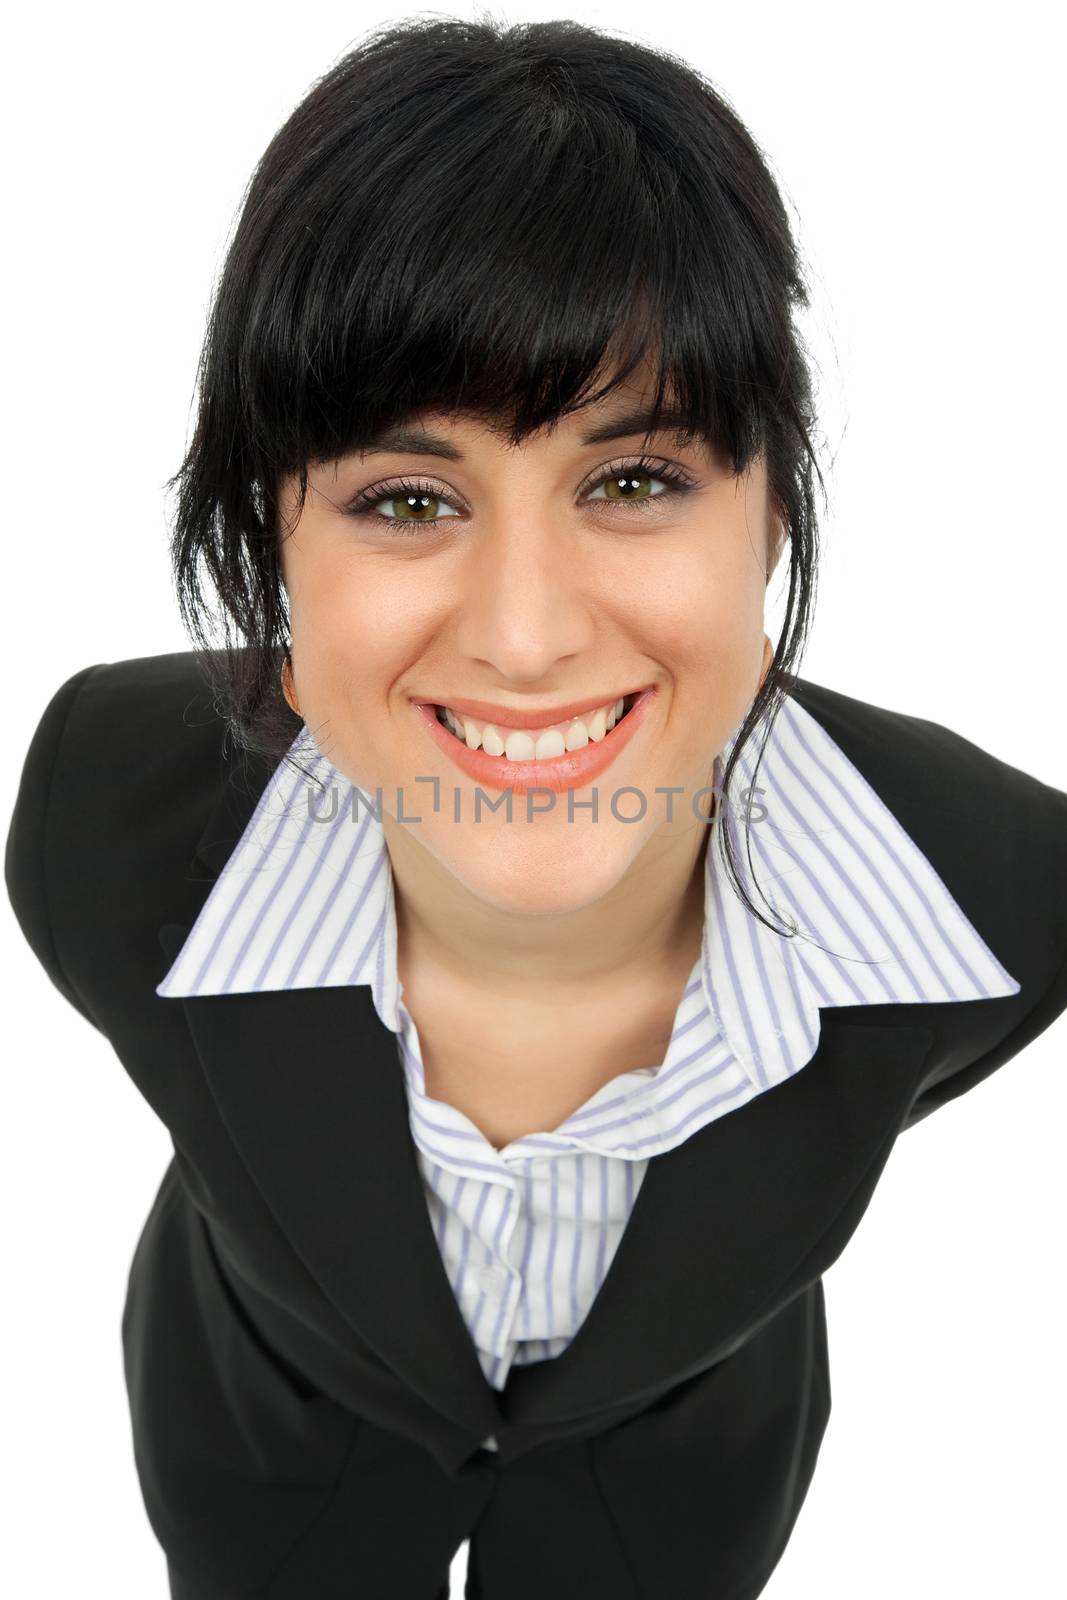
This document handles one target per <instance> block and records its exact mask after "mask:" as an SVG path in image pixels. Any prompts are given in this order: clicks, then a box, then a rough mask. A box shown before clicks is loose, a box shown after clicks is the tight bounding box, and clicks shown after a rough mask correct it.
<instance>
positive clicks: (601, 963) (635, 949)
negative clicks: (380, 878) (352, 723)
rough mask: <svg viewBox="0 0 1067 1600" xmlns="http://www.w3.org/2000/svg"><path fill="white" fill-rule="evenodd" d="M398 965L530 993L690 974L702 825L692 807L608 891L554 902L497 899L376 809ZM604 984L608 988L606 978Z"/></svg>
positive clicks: (498, 995)
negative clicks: (513, 906) (563, 906)
mask: <svg viewBox="0 0 1067 1600" xmlns="http://www.w3.org/2000/svg"><path fill="white" fill-rule="evenodd" d="M384 825H385V835H386V845H387V848H388V850H389V856H390V862H391V865H392V870H393V883H394V889H395V899H396V914H397V934H398V947H399V948H398V955H399V956H400V960H401V972H402V981H403V970H404V967H405V966H407V967H408V968H409V969H410V968H411V967H414V966H415V965H416V964H417V965H419V966H420V967H423V968H430V969H431V970H433V971H434V972H436V973H437V974H438V975H439V976H440V978H441V979H442V980H443V981H446V982H448V983H449V984H450V985H452V986H453V987H454V988H456V989H458V990H462V989H464V988H466V989H469V990H471V991H473V992H475V993H476V994H477V995H478V996H479V997H486V998H488V997H493V998H495V999H498V1000H500V1001H509V1000H510V1001H513V1002H518V1001H520V1000H527V1001H528V1000H529V999H530V996H531V992H532V991H535V992H536V994H537V996H538V1000H539V1002H542V1003H543V1001H544V1000H545V999H546V998H549V997H552V996H556V997H559V998H566V997H574V996H578V995H581V994H582V993H585V992H588V993H590V994H592V993H594V992H595V990H596V987H597V986H598V985H600V984H604V985H605V986H607V985H610V986H611V987H614V988H615V989H616V992H618V986H619V984H620V980H621V981H623V982H625V981H626V979H627V978H631V979H632V981H633V982H634V983H637V982H640V983H641V984H642V985H644V986H647V985H648V983H649V982H650V981H651V982H653V983H655V982H656V981H657V979H668V980H670V979H672V978H674V977H676V975H677V973H678V971H679V970H683V969H684V975H685V976H688V973H689V970H690V969H691V967H692V964H693V962H694V961H695V960H696V957H697V954H698V953H699V948H700V937H701V931H702V929H703V922H704V871H705V857H706V850H707V846H708V835H709V833H710V828H709V826H708V824H707V823H706V822H695V821H694V820H693V819H692V818H689V819H688V821H687V822H683V823H682V824H681V825H679V826H677V827H673V828H671V827H665V828H664V829H661V830H659V831H657V832H656V833H655V834H653V835H652V836H651V837H650V838H649V839H648V841H647V842H646V844H645V846H644V848H643V849H642V851H641V852H640V854H639V855H638V856H637V857H636V858H635V860H634V861H633V863H632V865H631V867H630V868H629V870H628V871H627V872H626V873H625V875H624V876H623V877H622V878H621V879H620V880H619V881H618V882H617V883H615V884H614V885H613V886H612V888H611V889H610V890H609V891H608V893H607V894H605V895H603V896H601V897H600V898H598V899H596V900H594V901H592V902H590V903H589V904H586V905H583V906H579V907H576V908H575V909H573V910H568V911H565V912H562V913H554V912H538V913H536V914H531V913H528V912H523V911H514V910H509V909H502V908H500V907H498V906H494V905H490V904H487V903H486V902H485V901H484V900H482V899H480V898H479V897H478V896H476V895H473V894H472V893H470V892H469V891H468V890H467V889H466V888H465V887H464V885H463V884H462V882H461V881H460V880H459V879H458V878H457V877H456V876H455V875H454V874H453V873H452V872H450V871H449V870H448V869H447V868H445V867H444V866H443V865H442V864H441V863H440V862H439V861H438V860H437V858H436V857H435V856H433V855H432V853H431V852H430V851H428V850H427V849H426V848H425V846H423V845H422V844H421V843H420V842H419V841H418V840H417V839H416V838H415V837H414V836H413V835H412V833H411V831H410V829H406V828H404V827H402V826H401V825H400V824H398V823H396V822H395V820H394V819H393V818H391V817H388V816H387V817H386V818H385V819H384ZM603 992H605V993H606V992H608V991H607V988H605V989H604V991H603Z"/></svg>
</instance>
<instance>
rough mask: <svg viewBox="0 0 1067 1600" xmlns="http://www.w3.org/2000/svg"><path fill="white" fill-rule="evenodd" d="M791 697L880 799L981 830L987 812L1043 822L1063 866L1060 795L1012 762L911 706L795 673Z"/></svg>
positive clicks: (1066, 849)
mask: <svg viewBox="0 0 1067 1600" xmlns="http://www.w3.org/2000/svg"><path fill="white" fill-rule="evenodd" d="M790 698H791V699H792V700H795V701H796V702H797V704H798V705H800V707H801V708H802V709H803V710H805V711H807V712H809V713H810V715H811V716H813V717H814V718H815V720H816V721H817V722H818V723H820V725H821V726H822V727H823V728H825V730H826V732H827V733H828V734H829V735H830V736H831V738H832V739H833V740H834V742H835V743H836V744H837V745H839V746H840V748H841V749H842V750H843V751H844V753H845V755H847V756H848V757H849V759H850V760H851V761H852V763H853V764H854V765H855V766H856V767H857V768H858V769H859V770H860V771H861V772H862V773H863V775H864V777H865V778H866V779H867V781H868V783H870V784H871V785H872V787H873V788H875V789H876V790H877V791H878V793H879V794H880V795H882V797H883V798H884V797H885V796H886V795H889V794H891V795H893V796H894V797H907V798H909V799H910V800H911V802H912V804H913V805H914V806H915V807H927V808H929V809H931V810H934V811H940V812H942V813H945V814H952V815H954V816H955V817H956V818H957V820H958V821H960V822H968V821H970V822H971V823H972V825H974V826H976V827H978V826H983V823H984V827H985V828H986V830H988V825H989V819H990V814H991V813H995V814H997V815H998V816H1002V817H1003V818H1004V820H1008V818H1007V813H1008V812H1009V811H1014V814H1015V820H1016V823H1017V824H1018V823H1024V822H1025V823H1032V822H1033V821H1035V820H1036V821H1039V822H1042V823H1045V824H1047V825H1048V826H1049V827H1050V828H1051V829H1052V832H1053V835H1055V836H1056V837H1055V838H1054V839H1053V841H1052V842H1054V843H1058V845H1059V857H1060V860H1061V861H1062V862H1063V863H1064V864H1065V865H1067V843H1065V841H1064V839H1063V836H1062V832H1061V830H1062V828H1063V825H1064V823H1065V822H1067V794H1065V793H1064V792H1063V791H1062V790H1060V789H1056V788H1054V787H1052V786H1051V785H1049V784H1046V783H1044V782H1042V781H1041V779H1040V778H1038V777H1036V776H1035V775H1034V774H1033V773H1031V772H1028V771H1026V770H1025V769H1024V768H1021V767H1017V766H1013V765H1011V763H1009V762H1007V761H1004V760H1002V759H1001V758H1000V757H998V756H996V755H994V754H993V753H992V752H991V751H990V750H987V749H985V748H984V747H983V746H981V745H978V744H975V743H974V742H973V741H972V740H970V739H967V738H965V737H964V736H963V735H962V734H960V733H957V732H956V731H955V730H954V729H952V728H949V727H946V726H945V725H944V724H943V723H940V722H934V721H932V720H930V719H929V718H927V717H919V716H916V715H915V714H914V713H912V712H905V711H895V710H891V709H889V708H888V707H886V706H880V705H874V704H873V703H871V702H870V701H866V700H859V699H856V698H854V697H853V696H851V695H846V694H842V693H840V691H838V690H836V689H829V688H827V687H826V686H825V685H822V684H816V683H812V682H811V681H810V680H807V679H803V678H797V679H796V680H795V681H794V686H793V688H792V690H791V691H790Z"/></svg>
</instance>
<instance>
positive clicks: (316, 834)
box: [156, 697, 1020, 1089]
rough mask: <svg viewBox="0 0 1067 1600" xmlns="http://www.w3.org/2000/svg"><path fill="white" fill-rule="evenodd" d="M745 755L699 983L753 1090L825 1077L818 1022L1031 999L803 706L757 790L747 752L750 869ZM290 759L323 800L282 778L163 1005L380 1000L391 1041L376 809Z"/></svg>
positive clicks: (391, 916) (778, 730) (781, 724)
mask: <svg viewBox="0 0 1067 1600" xmlns="http://www.w3.org/2000/svg"><path fill="white" fill-rule="evenodd" d="M735 737H736V736H735ZM732 748H733V741H730V742H729V743H728V744H727V745H726V746H725V748H724V750H723V752H722V753H721V754H720V755H719V756H718V757H716V760H715V764H714V776H713V782H714V784H715V786H716V790H717V793H718V794H719V804H718V805H717V806H716V815H715V817H714V819H713V821H712V822H711V823H710V824H708V826H709V838H708V841H707V849H706V851H705V854H704V931H703V939H702V945H701V953H700V958H699V961H698V964H697V965H698V968H699V978H700V983H701V987H702V989H703V993H704V997H705V999H706V1001H707V1004H708V1007H709V1009H710V1011H711V1013H712V1015H713V1016H715V1017H716V1018H717V1020H718V1022H719V1025H720V1027H721V1028H722V1031H723V1033H724V1034H725V1036H726V1038H727V1041H728V1043H729V1045H730V1047H731V1050H732V1051H733V1053H734V1054H735V1056H736V1057H737V1059H738V1061H740V1063H741V1064H742V1066H743V1067H744V1070H745V1072H746V1074H747V1075H748V1077H749V1078H750V1080H751V1081H752V1083H753V1085H755V1086H756V1087H758V1088H761V1089H762V1088H766V1087H769V1086H770V1085H772V1084H774V1083H778V1082H780V1081H782V1080H783V1079H785V1078H787V1077H789V1076H791V1074H792V1073H793V1072H795V1071H796V1070H797V1069H798V1068H799V1067H800V1066H802V1065H803V1064H804V1063H805V1062H806V1061H807V1060H809V1059H810V1057H811V1056H812V1054H813V1053H814V1051H815V1049H816V1047H817V1045H818V1040H819V1009H820V1007H827V1006H850V1005H879V1004H885V1003H886V1002H899V1003H905V1004H906V1003H915V1002H928V1001H952V1000H974V999H988V998H993V997H995V996H1001V995H1008V994H1016V993H1017V992H1018V991H1019V988H1020V985H1019V984H1018V983H1017V982H1016V980H1015V979H1014V978H1013V977H1012V976H1011V974H1010V973H1008V972H1007V971H1006V970H1005V968H1004V967H1003V966H1002V965H1001V963H1000V962H999V961H998V960H997V957H996V956H995V955H994V954H993V952H992V951H991V950H990V949H989V947H988V945H987V944H986V943H985V941H984V940H983V939H982V938H981V936H980V935H979V934H978V932H977V931H976V929H975V928H974V927H973V926H972V925H971V923H970V922H969V921H968V920H967V918H966V917H965V916H964V914H963V912H962V911H961V910H960V908H959V906H958V905H957V904H956V902H955V900H954V899H953V897H952V895H951V893H950V892H949V890H948V888H947V887H946V885H945V884H944V883H943V882H942V880H941V878H940V877H939V876H938V874H937V872H936V871H935V869H934V868H933V866H931V864H930V862H929V861H928V860H927V859H926V857H925V856H924V855H923V854H922V852H921V851H920V850H919V848H918V846H917V845H916V844H915V843H914V841H913V840H912V839H911V838H910V837H909V836H908V835H907V833H906V832H905V831H904V829H903V827H902V826H901V824H900V823H899V822H898V821H897V819H896V817H895V816H894V815H893V814H892V812H891V811H890V810H889V808H888V807H887V806H886V805H885V803H884V802H883V801H882V799H881V798H880V796H879V795H878V794H877V793H876V792H875V791H874V789H873V788H872V787H871V786H870V784H869V783H868V782H867V781H866V779H865V778H864V777H863V775H862V773H860V771H859V770H858V768H857V767H855V766H854V764H853V763H852V762H851V761H850V760H849V759H848V757H847V756H846V755H845V754H844V752H843V751H842V750H841V749H840V747H839V746H838V745H837V744H835V742H834V741H833V739H831V737H830V735H829V734H828V733H827V732H826V731H825V729H824V728H823V727H822V726H821V725H820V724H819V723H818V722H817V721H816V719H815V718H814V717H812V716H811V714H810V713H809V712H807V711H805V710H804V708H803V707H802V706H800V705H799V704H798V702H797V701H796V700H793V699H791V698H788V697H787V698H786V699H785V700H784V701H783V703H782V705H781V707H780V710H779V713H778V715H777V717H776V718H775V719H774V722H773V724H772V727H771V732H770V735H769V737H768V738H767V739H766V743H765V745H764V748H763V754H762V757H761V759H760V762H759V770H758V773H757V772H756V769H755V764H754V762H755V752H754V751H753V750H752V749H751V748H746V750H745V751H744V752H743V754H742V757H741V759H740V760H739V761H738V765H737V771H736V773H735V775H734V779H733V780H732V786H733V784H735V783H737V780H738V779H741V780H743V786H742V784H738V786H737V789H736V791H735V792H736V794H740V795H741V796H742V798H743V799H747V800H748V803H749V804H750V807H751V821H750V829H749V837H750V841H751V855H752V862H751V865H750V863H749V860H748V852H747V851H746V849H745V839H744V830H743V827H742V817H741V815H740V813H739V811H738V809H737V800H736V798H735V801H734V806H733V809H731V808H730V807H725V806H723V804H722V802H721V786H722V778H723V772H724V770H725V763H726V760H727V759H728V757H729V755H730V753H731V751H732ZM290 753H291V754H292V755H294V756H296V757H298V758H300V759H302V760H303V761H304V764H305V766H307V767H308V768H309V770H310V772H311V774H312V776H313V778H314V779H315V780H316V783H315V784H309V783H308V779H307V777H306V776H305V773H304V771H301V770H295V769H294V768H293V767H292V766H290V764H289V763H288V761H285V760H283V761H282V762H280V763H279V765H278V767H277V768H276V769H275V771H274V773H273V775H272V777H271V779H270V781H269V782H268V784H267V786H266V788H265V789H264V791H263V793H262V795H261V796H260V799H259V802H258V804H257V806H256V809H255V811H254V812H253V814H252V816H251V818H250V820H249V822H248V825H247V827H246V828H245V831H244V833H243V834H242V836H241V838H240V840H239V841H238V843H237V846H236V848H235V849H234V851H233V853H232V855H231V856H230V857H229V859H228V861H227V862H226V864H225V866H224V867H223V869H222V871H221V873H220V874H219V876H218V878H217V879H216V881H215V883H214V885H213V886H212V889H211V892H210V894H209V895H208V898H207V900H206V901H205V903H204V906H203V907H202V909H201V911H200V914H199V916H198V917H197V919H196V922H195V923H194V925H193V927H192V929H191V930H190V932H189V935H188V937H187V939H186V940H185V943H184V944H183V946H182V948H181V950H180V951H179V953H178V956H177V957H176V959H175V960H174V962H173V964H172V965H171V967H170V970H169V971H168V972H167V974H166V976H165V977H164V979H163V981H162V982H161V983H160V984H159V985H158V986H157V989H156V993H157V994H158V995H160V996H161V997H163V998H166V999H169V998H176V997H179V996H192V995H205V994H237V993H248V992H253V993H254V992H259V991H264V990H273V989H292V988H317V987H324V986H335V985H340V984H359V983H365V984H369V985H370V988H371V991H372V996H373V1000H374V1006H375V1009H376V1011H377V1013H378V1016H379V1017H380V1019H381V1021H382V1022H383V1023H384V1024H385V1026H386V1027H387V1028H389V1029H391V1030H392V1032H394V1033H399V1032H400V1030H401V1015H400V999H401V995H400V985H399V977H398V973H397V958H396V950H397V934H396V910H395V903H394V895H393V876H392V870H391V867H390V863H389V856H388V851H387V849H386V845H385V836H384V830H383V828H382V825H381V822H380V821H379V820H378V819H377V817H376V816H375V814H374V809H373V806H372V804H371V797H370V796H369V795H368V794H367V793H366V792H365V791H364V790H361V789H359V788H358V787H357V786H356V785H353V784H352V783H350V781H349V780H348V779H347V778H345V777H344V776H343V775H342V774H341V773H340V772H338V771H337V769H336V768H335V767H334V766H333V765H332V763H331V762H330V761H329V760H328V759H327V758H326V757H325V756H324V755H323V754H322V753H321V751H319V750H318V748H317V746H316V745H315V743H314V741H313V740H312V738H311V735H310V734H309V733H308V730H307V729H306V728H304V729H301V732H300V733H299V734H298V736H297V738H296V739H295V740H294V743H293V746H292V747H291V751H290ZM318 784H321V785H322V788H321V789H319V788H318V787H317V785H318ZM723 827H728V828H729V830H730V835H731V841H732V845H733V857H734V861H735V863H736V868H737V872H738V875H739V877H740V881H741V882H742V884H743V885H744V887H745V889H746V892H747V894H748V896H749V898H750V899H751V900H752V901H753V902H754V903H755V904H756V905H757V906H759V907H760V908H761V911H762V913H763V915H764V916H766V917H768V918H769V919H770V921H771V922H772V923H774V924H775V926H776V927H779V926H781V925H782V924H781V919H782V918H783V917H784V919H785V925H786V926H787V927H792V926H795V927H796V930H797V931H796V935H795V937H792V938H789V937H783V936H782V935H781V934H780V933H779V932H776V931H775V927H768V926H767V925H765V924H764V923H763V922H761V921H760V920H759V919H758V918H757V917H756V916H755V915H754V914H753V913H752V911H751V910H750V909H749V908H748V907H747V906H745V905H743V904H742V902H741V900H740V899H739V898H738V896H737V893H736V891H735V889H734V888H733V887H732V886H731V884H730V882H729V880H728V877H727V874H726V871H725V868H724V866H723V862H722V860H721V855H720V839H719V831H720V829H721V828H723ZM761 891H762V892H761ZM764 897H765V898H764ZM768 902H769V904H768Z"/></svg>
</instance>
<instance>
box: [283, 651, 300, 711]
mask: <svg viewBox="0 0 1067 1600" xmlns="http://www.w3.org/2000/svg"><path fill="white" fill-rule="evenodd" d="M282 694H284V696H285V699H286V703H287V704H288V706H289V710H290V711H292V712H293V713H294V714H295V715H296V716H298V717H299V716H300V715H301V711H300V704H299V702H298V700H297V698H296V689H295V688H294V686H293V668H292V662H291V661H290V659H289V653H288V651H287V652H286V656H285V660H284V661H283V662H282Z"/></svg>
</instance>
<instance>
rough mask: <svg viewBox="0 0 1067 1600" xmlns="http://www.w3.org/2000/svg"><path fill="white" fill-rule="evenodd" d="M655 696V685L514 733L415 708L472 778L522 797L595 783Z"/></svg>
mask: <svg viewBox="0 0 1067 1600" xmlns="http://www.w3.org/2000/svg"><path fill="white" fill-rule="evenodd" d="M655 697H656V689H655V686H651V687H649V688H646V689H640V690H637V691H636V692H634V693H632V694H624V695H620V696H619V697H618V699H616V700H609V701H607V702H606V703H605V704H603V705H601V706H598V707H597V708H596V709H595V710H591V711H587V712H584V713H583V714H582V715H581V716H573V717H568V718H566V719H565V720H564V721H562V722H558V723H553V724H551V725H546V726H543V727H538V728H511V727H508V726H506V725H505V724H503V723H499V722H496V723H494V722H488V721H483V720H482V719H481V718H478V717H472V716H469V715H467V714H466V713H464V714H463V715H460V714H459V713H458V712H456V711H455V710H453V709H452V708H451V707H449V706H447V705H440V704H435V703H432V702H428V701H413V702H412V704H413V706H414V709H415V711H416V713H417V714H418V716H419V717H420V719H421V721H422V723H423V725H424V727H425V728H426V730H427V732H428V733H429V735H430V737H431V738H432V739H433V741H434V743H435V744H436V745H437V746H438V748H439V749H440V750H442V751H443V752H444V754H445V755H447V756H448V757H449V758H450V760H451V761H452V762H453V763H454V764H455V765H456V766H458V767H459V768H460V769H461V771H463V772H464V773H466V774H467V776H468V777H471V778H474V779H475V780H476V781H477V782H478V783H480V784H482V785H483V786H484V787H486V788H491V789H512V790H514V792H515V793H516V794H518V795H521V794H524V793H525V792H526V790H527V789H528V788H533V787H536V788H541V789H550V790H554V791H556V792H562V791H563V790H566V789H573V788H577V787H578V786H579V785H581V784H586V783H591V782H592V781H593V779H594V778H596V777H597V776H598V775H599V774H600V773H601V772H602V771H603V770H604V769H605V768H606V767H607V766H609V765H610V763H611V762H613V761H614V760H615V759H616V757H618V756H619V755H620V754H621V753H622V751H623V750H624V749H625V748H626V746H627V745H628V744H629V743H630V742H631V741H632V739H633V738H634V737H635V735H636V734H637V732H638V730H639V728H640V726H641V724H642V723H643V721H644V719H645V717H646V715H647V714H648V712H649V710H650V709H651V707H652V705H653V703H654V701H655Z"/></svg>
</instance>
